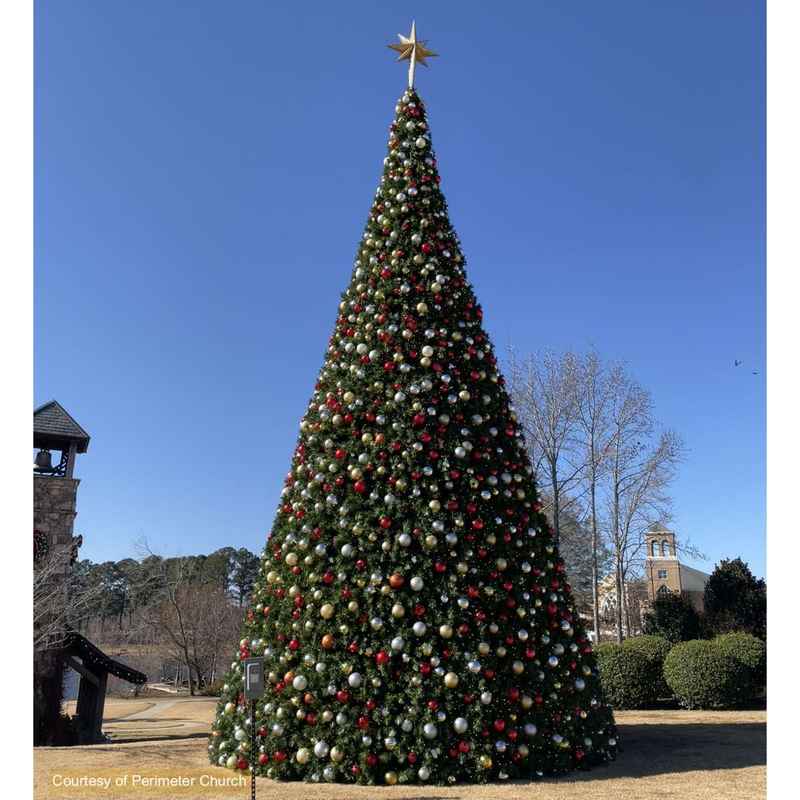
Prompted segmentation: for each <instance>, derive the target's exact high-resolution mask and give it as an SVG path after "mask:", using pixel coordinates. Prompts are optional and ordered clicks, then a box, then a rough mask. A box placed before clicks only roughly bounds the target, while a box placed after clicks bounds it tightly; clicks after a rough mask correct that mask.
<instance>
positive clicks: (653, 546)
mask: <svg viewBox="0 0 800 800" xmlns="http://www.w3.org/2000/svg"><path fill="white" fill-rule="evenodd" d="M657 547H658V542H657V541H656V540H655V539H653V541H652V542H650V555H651V556H653V558H655V557H656V556H657V555H658V552H657V550H656V548H657Z"/></svg>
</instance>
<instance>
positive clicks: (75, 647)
mask: <svg viewBox="0 0 800 800" xmlns="http://www.w3.org/2000/svg"><path fill="white" fill-rule="evenodd" d="M64 649H65V651H66V652H68V653H70V654H72V655H76V656H78V657H79V658H80V659H81V661H82V662H83V666H84V667H86V669H88V670H91V671H92V672H94V673H95V674H97V673H98V672H109V673H111V674H112V675H116V676H117V677H118V678H122V680H124V681H128V683H135V684H142V683H146V682H147V675H145V674H144V673H143V672H139V670H138V669H133V668H132V667H128V666H126V665H125V664H123V663H122V662H120V661H115V660H114V659H113V658H111V657H110V656H107V655H106V654H105V653H104V652H103V651H102V650H101V649H100V648H99V647H95V645H93V644H92V643H91V642H90V641H89V640H88V639H87V638H86V637H85V636H81V635H80V634H79V633H77V632H75V631H70V632H69V633H68V634H67V640H66V643H65V646H64Z"/></svg>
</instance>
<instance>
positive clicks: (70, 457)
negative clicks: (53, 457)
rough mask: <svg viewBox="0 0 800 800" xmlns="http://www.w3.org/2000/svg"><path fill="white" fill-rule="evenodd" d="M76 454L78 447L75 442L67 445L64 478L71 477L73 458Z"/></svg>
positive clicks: (73, 464) (73, 465)
mask: <svg viewBox="0 0 800 800" xmlns="http://www.w3.org/2000/svg"><path fill="white" fill-rule="evenodd" d="M77 453H78V446H77V445H76V444H75V442H70V443H69V450H68V451H67V469H66V475H65V477H66V478H71V477H72V472H73V470H74V469H75V456H76V455H77Z"/></svg>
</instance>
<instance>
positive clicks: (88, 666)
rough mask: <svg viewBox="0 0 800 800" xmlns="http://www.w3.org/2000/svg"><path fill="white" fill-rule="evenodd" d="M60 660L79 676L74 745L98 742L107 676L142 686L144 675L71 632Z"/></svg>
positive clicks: (101, 734) (101, 738) (100, 732)
mask: <svg viewBox="0 0 800 800" xmlns="http://www.w3.org/2000/svg"><path fill="white" fill-rule="evenodd" d="M63 658H64V663H65V664H66V665H67V666H69V667H72V669H74V670H75V671H76V672H77V673H78V674H79V675H80V676H81V680H80V685H79V687H78V708H77V709H76V716H77V722H78V744H97V743H98V742H102V741H103V732H102V724H103V707H104V706H105V702H106V684H107V683H108V676H109V674H111V675H115V676H116V677H117V678H121V679H122V680H124V681H128V682H129V683H133V684H136V685H141V684H143V683H145V682H146V681H147V675H145V674H144V673H143V672H139V671H138V670H135V669H131V667H127V666H125V664H122V663H120V662H119V661H115V660H114V659H113V658H110V657H109V656H107V655H106V654H105V653H104V652H103V651H102V650H100V649H99V648H98V647H95V646H94V645H93V644H92V643H91V642H90V641H89V640H88V639H87V638H85V637H84V636H81V635H80V634H79V633H75V632H74V631H71V632H70V633H68V634H67V640H66V644H65V646H64V649H63Z"/></svg>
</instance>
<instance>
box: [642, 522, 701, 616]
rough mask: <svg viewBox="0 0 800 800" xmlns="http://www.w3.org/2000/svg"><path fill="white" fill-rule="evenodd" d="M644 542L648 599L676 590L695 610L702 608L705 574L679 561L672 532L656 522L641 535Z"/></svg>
mask: <svg viewBox="0 0 800 800" xmlns="http://www.w3.org/2000/svg"><path fill="white" fill-rule="evenodd" d="M645 545H646V547H647V556H646V559H645V566H644V575H645V582H646V584H647V594H648V598H649V599H650V600H655V599H656V598H657V597H660V596H662V595H664V594H668V593H670V592H676V593H678V594H682V595H684V597H686V598H688V600H689V601H690V602H691V603H692V605H693V606H694V607H695V608H696V609H697V610H698V611H702V610H703V592H704V590H705V588H706V582H707V581H708V578H709V576H708V575H707V574H706V573H705V572H700V570H698V569H694V568H692V567H687V566H686V564H681V562H680V561H679V560H678V551H677V549H676V547H675V534H674V533H673V531H669V530H667V529H666V528H664V527H663V526H661V525H658V524H656V525H653V526H651V528H650V530H649V531H647V533H646V534H645Z"/></svg>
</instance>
